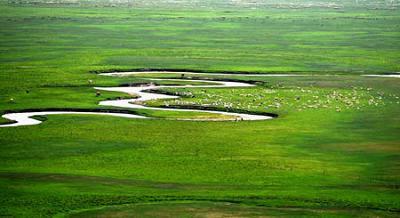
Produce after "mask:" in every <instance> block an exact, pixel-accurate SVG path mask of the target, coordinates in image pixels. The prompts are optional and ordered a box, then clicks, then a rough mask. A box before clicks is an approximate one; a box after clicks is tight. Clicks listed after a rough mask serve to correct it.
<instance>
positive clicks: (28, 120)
mask: <svg viewBox="0 0 400 218" xmlns="http://www.w3.org/2000/svg"><path fill="white" fill-rule="evenodd" d="M155 73H158V74H159V73H163V74H180V73H182V74H201V75H232V74H222V73H221V74H207V73H187V72H121V73H107V74H100V75H103V76H128V75H134V74H155ZM234 75H242V76H291V75H289V74H279V75H277V74H263V75H259V74H234ZM149 80H152V81H184V82H205V83H208V84H207V85H161V86H156V85H149V86H136V87H95V89H96V90H103V91H113V92H123V93H128V94H131V95H137V96H139V97H138V98H134V99H122V100H107V101H101V102H99V105H102V106H113V107H119V108H124V109H148V110H162V111H182V112H205V113H212V114H219V115H226V116H229V118H227V119H224V120H231V121H232V120H236V121H238V120H268V119H272V118H273V117H272V116H266V115H254V114H246V113H233V112H224V111H213V110H199V109H177V108H158V107H147V106H144V105H143V104H142V102H144V101H148V100H158V99H176V98H179V96H174V95H165V94H158V93H150V92H148V91H149V90H156V89H162V88H221V87H222V88H235V87H252V86H254V85H252V84H248V83H243V82H229V81H213V80H189V79H149ZM209 83H213V84H209ZM56 114H83V115H106V116H116V117H124V118H135V119H144V118H150V117H144V116H140V115H133V114H126V113H104V112H79V111H75V112H71V111H41V112H21V113H8V114H4V115H3V116H2V117H3V118H5V119H8V120H11V121H14V122H13V123H10V124H3V125H0V127H16V126H28V125H37V124H40V123H41V121H40V120H36V119H34V118H32V117H34V116H46V115H56ZM177 120H203V121H221V119H215V118H210V119H177Z"/></svg>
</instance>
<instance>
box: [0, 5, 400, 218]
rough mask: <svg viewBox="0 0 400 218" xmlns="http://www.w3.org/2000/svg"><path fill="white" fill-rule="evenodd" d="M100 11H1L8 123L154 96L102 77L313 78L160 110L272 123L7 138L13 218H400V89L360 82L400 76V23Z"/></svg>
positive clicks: (64, 122) (70, 121)
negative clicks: (216, 112) (203, 108)
mask: <svg viewBox="0 0 400 218" xmlns="http://www.w3.org/2000/svg"><path fill="white" fill-rule="evenodd" d="M207 2H208V1H207ZM99 5H100V6H99ZM96 6H97V7H96ZM103 6H104V5H103V4H100V3H96V4H94V5H93V4H87V5H84V6H82V5H81V6H77V5H66V4H51V5H49V4H9V3H6V2H5V1H1V3H0V12H1V13H0V27H1V28H0V113H1V114H2V113H5V112H6V111H21V110H44V109H48V108H56V109H65V108H67V109H71V110H73V109H86V110H89V109H111V108H106V107H100V106H98V105H97V103H98V102H99V101H100V100H104V99H114V98H117V97H122V98H128V97H132V96H128V95H125V94H121V93H108V92H102V93H101V96H98V97H96V94H95V90H94V89H93V88H92V87H93V86H118V85H124V84H125V85H126V84H129V83H143V82H149V80H147V79H146V78H142V77H141V76H135V77H124V78H113V77H104V76H99V75H97V74H96V73H94V72H101V71H111V70H129V69H141V68H152V69H190V70H202V71H208V72H220V71H234V72H239V71H240V72H259V73H263V72H264V73H265V72H270V73H287V72H290V73H299V74H302V75H306V76H302V77H288V78H281V77H279V78H278V77H271V78H269V77H237V76H235V77H232V78H235V79H240V80H243V81H250V80H257V81H258V83H257V84H258V86H257V87H251V88H237V89H223V88H221V89H206V90H204V89H196V88H192V89H165V90H163V91H165V92H172V93H175V92H177V94H180V95H182V97H183V98H182V99H180V100H179V101H174V100H172V101H154V102H148V103H147V104H149V105H154V106H163V105H164V106H165V104H168V105H169V106H176V107H194V106H200V105H205V104H208V105H210V106H212V107H215V108H217V109H220V110H229V109H241V110H246V111H250V112H255V113H259V112H271V113H276V114H278V115H279V117H278V118H277V119H274V120H268V121H256V122H247V121H246V122H187V121H175V120H166V119H153V120H130V119H123V118H115V117H114V118H113V117H101V116H83V115H54V116H48V117H46V119H47V120H46V121H45V122H43V123H42V124H41V125H38V126H29V127H19V128H0V195H1V197H0V205H1V206H0V215H1V216H11V217H13V216H15V217H39V216H44V217H49V216H77V217H79V216H80V217H88V216H116V217H118V216H120V217H126V216H128V215H131V214H137V215H140V216H141V217H145V216H149V217H151V216H161V214H167V215H168V214H169V215H170V216H171V217H176V216H188V215H192V216H202V215H204V214H205V215H216V216H223V215H238V216H259V215H265V216H267V215H268V216H304V217H308V216H324V217H343V216H344V217H346V216H348V217H354V216H367V217H368V216H372V217H374V216H382V217H394V216H399V211H400V200H399V194H400V193H399V185H400V176H399V175H400V165H399V158H400V156H399V154H400V139H399V135H400V120H399V119H400V118H399V116H398V113H399V107H400V106H399V99H398V98H399V97H400V88H399V87H400V86H399V82H400V80H399V79H396V78H369V77H361V76H360V75H359V74H364V73H388V72H397V71H400V63H399V60H400V53H399V49H400V47H399V46H400V43H399V42H400V33H399V30H400V29H399V28H400V27H399V23H400V16H399V13H398V12H399V11H398V9H391V10H389V9H388V8H382V9H378V10H369V9H370V8H368V7H353V6H352V5H350V6H347V7H344V8H341V9H340V10H337V9H333V8H330V7H322V8H321V7H312V8H307V9H305V8H301V9H290V8H288V7H283V8H276V7H274V8H269V7H262V8H260V9H256V10H252V9H249V8H241V7H231V6H230V7H211V6H210V7H211V8H212V10H210V7H208V8H206V9H202V8H197V7H184V8H183V9H179V8H176V7H170V8H168V7H164V6H160V7H157V8H153V9H151V8H146V5H144V6H141V7H139V8H136V7H103ZM374 7H375V6H374ZM311 74H312V75H311ZM153 76H154V77H169V78H174V77H179V75H164V76H163V75H153ZM207 77H210V76H207ZM213 78H214V77H213ZM215 78H219V79H221V77H220V76H215ZM222 78H225V76H224V77H222ZM89 80H92V81H93V82H89ZM316 96H317V97H316ZM11 98H12V99H13V101H11V100H10V99H11ZM114 109H115V108H114ZM131 112H134V113H139V114H145V115H148V116H154V117H162V118H181V117H189V116H204V115H203V114H200V115H199V114H196V113H194V114H187V113H183V114H180V113H175V112H155V111H147V110H139V111H138V110H136V111H131ZM1 122H7V121H6V120H1ZM206 212H207V213H206Z"/></svg>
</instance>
